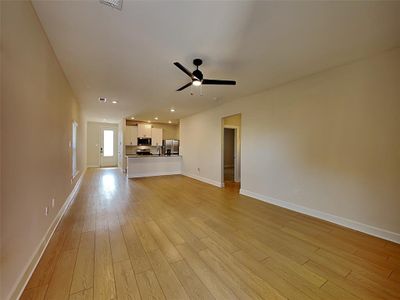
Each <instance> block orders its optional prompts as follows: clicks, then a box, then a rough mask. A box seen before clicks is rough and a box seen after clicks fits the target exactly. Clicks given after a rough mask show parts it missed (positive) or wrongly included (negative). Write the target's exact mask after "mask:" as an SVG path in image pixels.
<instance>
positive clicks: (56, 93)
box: [0, 1, 85, 299]
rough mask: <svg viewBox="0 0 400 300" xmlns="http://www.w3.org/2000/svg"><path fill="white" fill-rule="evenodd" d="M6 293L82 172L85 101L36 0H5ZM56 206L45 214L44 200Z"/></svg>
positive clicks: (3, 245) (3, 152) (3, 219)
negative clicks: (75, 172) (74, 162)
mask: <svg viewBox="0 0 400 300" xmlns="http://www.w3.org/2000/svg"><path fill="white" fill-rule="evenodd" d="M1 62H2V69H1V72H2V77H1V98H2V103H1V105H2V107H1V161H2V165H1V185H2V187H3V189H2V190H1V227H2V228H1V229H2V231H1V265H0V270H1V287H0V290H1V292H0V293H1V294H0V298H1V299H8V298H9V296H10V295H11V293H12V292H13V289H14V288H15V287H16V284H18V282H19V279H20V278H21V276H22V275H23V274H24V271H25V269H26V267H27V266H28V265H29V263H30V262H31V258H32V257H33V255H34V254H35V251H36V250H37V249H38V246H39V245H40V242H41V240H42V239H43V238H44V236H45V233H46V231H47V230H48V229H49V227H50V225H51V223H52V221H53V220H54V218H55V216H56V215H57V213H58V211H59V210H60V208H61V207H62V205H63V204H64V202H65V200H66V198H67V196H68V195H69V194H70V192H71V190H72V189H73V187H74V185H75V183H76V181H77V179H78V177H79V176H78V177H76V178H75V180H73V181H72V182H71V173H72V170H71V151H70V147H69V143H70V141H71V134H72V122H73V120H75V121H77V123H78V169H79V170H80V173H79V174H82V173H83V169H84V168H83V166H84V165H85V162H84V156H82V155H80V154H81V153H82V146H83V144H84V143H83V142H84V140H83V138H84V133H83V132H84V126H83V123H82V120H81V116H80V110H79V105H78V104H77V102H76V101H75V99H74V95H73V94H72V91H71V88H70V86H69V84H68V82H67V80H66V78H65V76H64V73H63V71H62V69H61V68H60V66H59V64H58V62H57V59H56V57H55V55H54V53H53V50H52V48H51V46H50V44H49V42H48V40H47V37H46V35H45V34H44V32H43V30H42V27H41V25H40V23H39V21H38V18H37V17H36V14H35V12H34V10H33V8H32V5H31V3H30V2H25V1H1ZM53 197H54V198H55V199H56V201H55V207H54V208H50V211H49V214H48V216H45V214H44V212H45V206H49V207H51V199H52V198H53Z"/></svg>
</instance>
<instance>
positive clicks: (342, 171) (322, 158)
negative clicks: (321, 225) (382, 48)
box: [180, 49, 400, 242]
mask: <svg viewBox="0 0 400 300" xmlns="http://www.w3.org/2000/svg"><path fill="white" fill-rule="evenodd" d="M235 113H242V135H241V137H242V155H241V159H242V160H241V161H242V179H241V181H242V182H241V187H242V189H243V190H244V191H245V192H246V191H247V192H250V193H253V195H256V196H257V197H259V198H262V199H264V200H270V201H274V200H283V201H286V202H280V204H284V205H286V206H287V207H291V208H293V209H297V210H301V209H299V208H305V210H304V211H306V212H308V213H313V212H314V211H312V210H317V211H318V212H317V213H319V212H321V213H322V214H323V216H322V217H326V218H328V217H329V216H330V215H334V216H338V217H339V218H337V219H335V218H333V219H331V220H333V221H338V222H339V223H340V222H342V221H343V222H342V223H343V224H345V219H348V220H350V221H351V222H352V221H355V222H360V223H362V224H367V225H369V226H373V227H377V228H378V233H374V232H372V231H373V230H374V228H369V229H370V231H369V232H372V233H374V234H383V235H384V234H386V233H384V231H379V229H383V230H387V231H390V232H388V233H387V236H386V238H391V239H398V241H399V242H400V235H396V233H397V234H400V218H399V215H400V201H399V199H400V184H399V182H400V138H399V136H400V135H399V132H400V49H396V50H392V51H387V52H384V53H382V54H381V55H377V56H374V57H371V58H369V59H365V60H361V61H357V62H355V63H352V64H349V65H346V66H342V67H338V68H335V69H331V70H328V71H325V72H322V73H319V74H315V75H313V76H309V77H306V78H303V79H301V80H297V81H295V82H291V83H288V84H285V85H282V86H279V87H277V88H274V89H271V90H268V91H266V92H264V93H260V94H257V95H253V96H249V97H245V98H242V99H239V100H236V101H233V102H229V103H226V104H223V105H221V106H219V107H217V108H214V109H211V110H208V111H205V112H203V113H199V114H196V115H193V116H191V117H188V118H185V119H182V120H181V128H180V132H181V145H182V147H181V149H182V155H183V170H184V172H185V174H188V175H190V176H194V177H197V178H200V179H204V180H205V181H207V182H210V183H214V184H216V185H218V184H219V183H220V182H221V136H222V135H221V134H222V130H221V118H222V117H225V116H228V115H232V114H235ZM197 168H200V171H198V169H197ZM310 209H312V210H310ZM324 213H326V214H325V215H324ZM328 214H329V215H328ZM341 218H345V219H341ZM328 219H329V218H328ZM352 225H354V226H355V227H356V225H357V223H354V222H353V224H352ZM354 226H353V227H354ZM361 227H362V226H361ZM367 227H368V226H367ZM367 227H365V226H364V227H363V228H359V229H361V230H363V229H365V228H367Z"/></svg>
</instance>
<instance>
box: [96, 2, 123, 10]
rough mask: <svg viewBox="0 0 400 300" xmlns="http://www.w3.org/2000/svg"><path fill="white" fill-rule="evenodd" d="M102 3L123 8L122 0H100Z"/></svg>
mask: <svg viewBox="0 0 400 300" xmlns="http://www.w3.org/2000/svg"><path fill="white" fill-rule="evenodd" d="M100 3H103V4H105V5H108V6H111V7H114V8H116V9H119V10H122V0H100Z"/></svg>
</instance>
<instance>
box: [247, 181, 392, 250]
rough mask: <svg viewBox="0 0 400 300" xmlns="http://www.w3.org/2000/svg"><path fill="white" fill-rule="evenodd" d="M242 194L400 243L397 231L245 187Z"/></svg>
mask: <svg viewBox="0 0 400 300" xmlns="http://www.w3.org/2000/svg"><path fill="white" fill-rule="evenodd" d="M240 194H242V195H245V196H249V197H252V198H255V199H257V200H261V201H264V202H267V203H270V204H274V205H277V206H280V207H284V208H287V209H290V210H293V211H296V212H299V213H302V214H305V215H309V216H312V217H315V218H318V219H322V220H325V221H328V222H331V223H335V224H338V225H341V226H344V227H347V228H351V229H354V230H357V231H360V232H363V233H366V234H369V235H373V236H376V237H379V238H382V239H385V240H388V241H392V242H395V243H398V244H400V234H399V233H396V232H392V231H388V230H386V229H382V228H377V227H374V226H371V225H367V224H363V223H360V222H357V221H353V220H350V219H346V218H343V217H339V216H335V215H332V214H329V213H326V212H322V211H319V210H316V209H312V208H308V207H305V206H301V205H298V204H294V203H291V202H287V201H283V200H279V199H275V198H272V197H268V196H265V195H261V194H258V193H254V192H251V191H249V190H245V189H240Z"/></svg>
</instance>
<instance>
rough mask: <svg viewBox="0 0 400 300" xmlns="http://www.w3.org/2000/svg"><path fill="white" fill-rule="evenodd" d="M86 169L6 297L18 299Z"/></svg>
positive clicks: (78, 186) (76, 191)
mask: <svg viewBox="0 0 400 300" xmlns="http://www.w3.org/2000/svg"><path fill="white" fill-rule="evenodd" d="M85 172H86V169H85V170H84V171H83V172H82V173H81V174H80V177H79V179H78V180H77V182H76V184H75V186H74V188H73V189H72V191H71V193H70V194H69V195H68V197H67V199H66V200H65V202H64V204H63V206H62V207H61V208H60V210H59V211H58V213H57V215H56V217H55V218H54V220H53V222H52V223H51V225H50V227H49V229H47V231H46V233H45V235H44V236H43V238H42V240H41V241H40V243H39V245H38V247H37V248H36V250H35V252H34V253H33V255H32V256H31V258H30V260H29V263H28V264H27V265H26V267H25V269H24V270H25V271H24V272H23V273H22V274H21V276H20V277H19V279H18V281H17V282H16V284H15V285H14V287H13V289H12V292H11V293H10V295H9V297H8V298H7V299H19V298H20V297H21V295H22V293H23V291H24V289H25V287H26V285H27V284H28V281H29V279H30V278H31V276H32V274H33V271H35V268H36V266H37V265H38V263H39V261H40V259H41V257H42V255H43V253H44V251H45V250H46V247H47V245H48V243H49V241H50V239H51V237H52V236H53V234H54V231H55V230H56V228H57V226H58V223H60V221H61V218H62V217H63V215H64V214H65V212H66V211H67V209H68V207H69V206H70V204H71V202H72V201H73V200H74V199H75V197H76V195H77V193H78V191H79V188H80V186H81V183H82V179H83V177H84V175H85Z"/></svg>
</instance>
